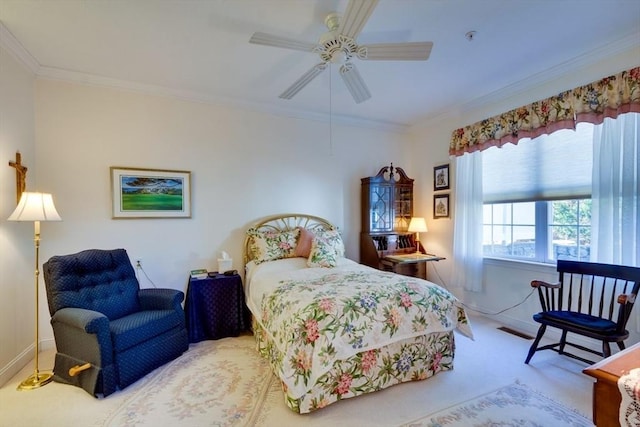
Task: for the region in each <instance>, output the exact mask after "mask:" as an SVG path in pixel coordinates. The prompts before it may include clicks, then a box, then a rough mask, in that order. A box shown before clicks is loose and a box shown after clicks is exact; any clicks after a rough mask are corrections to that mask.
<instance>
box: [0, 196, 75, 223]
mask: <svg viewBox="0 0 640 427" xmlns="http://www.w3.org/2000/svg"><path fill="white" fill-rule="evenodd" d="M7 220H8V221H62V218H60V215H58V211H56V207H55V205H54V204H53V197H52V196H51V194H48V193H34V192H28V191H26V192H24V193H22V197H20V201H19V202H18V206H16V209H15V210H14V211H13V213H12V214H11V215H10V216H9V218H7Z"/></svg>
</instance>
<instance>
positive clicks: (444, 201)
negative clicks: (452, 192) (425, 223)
mask: <svg viewBox="0 0 640 427" xmlns="http://www.w3.org/2000/svg"><path fill="white" fill-rule="evenodd" d="M433 218H435V219H437V218H449V195H448V194H435V195H434V196H433Z"/></svg>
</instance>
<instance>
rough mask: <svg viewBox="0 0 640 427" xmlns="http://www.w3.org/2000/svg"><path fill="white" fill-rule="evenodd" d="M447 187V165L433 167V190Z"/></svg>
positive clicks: (446, 188)
mask: <svg viewBox="0 0 640 427" xmlns="http://www.w3.org/2000/svg"><path fill="white" fill-rule="evenodd" d="M448 189H449V165H448V164H447V165H442V166H436V167H434V168H433V191H438V190H448Z"/></svg>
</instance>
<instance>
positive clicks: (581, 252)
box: [482, 123, 593, 262]
mask: <svg viewBox="0 0 640 427" xmlns="http://www.w3.org/2000/svg"><path fill="white" fill-rule="evenodd" d="M592 140H593V125H591V124H588V123H581V124H579V125H578V128H577V129H576V130H575V131H574V130H561V131H558V132H554V133H553V134H551V135H543V136H541V137H538V138H536V139H534V140H531V139H522V140H520V142H519V143H518V144H517V145H514V144H507V145H505V146H503V147H502V148H500V149H498V148H497V147H493V148H490V149H488V150H486V151H485V152H483V157H482V168H483V177H482V179H483V198H484V207H483V252H484V256H485V257H498V258H511V259H521V260H528V261H536V262H555V261H556V260H557V259H574V260H589V257H590V245H591V169H592V162H593V160H592V156H593V153H592V149H593V148H592V147H593V142H592Z"/></svg>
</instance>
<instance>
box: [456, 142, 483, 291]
mask: <svg viewBox="0 0 640 427" xmlns="http://www.w3.org/2000/svg"><path fill="white" fill-rule="evenodd" d="M453 207H454V209H455V215H454V228H453V275H452V276H453V277H452V282H453V285H454V286H458V287H462V288H464V289H465V290H467V291H473V292H480V291H482V153H481V152H480V151H477V152H474V153H466V154H464V155H462V156H458V157H456V191H455V201H454V205H453Z"/></svg>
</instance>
